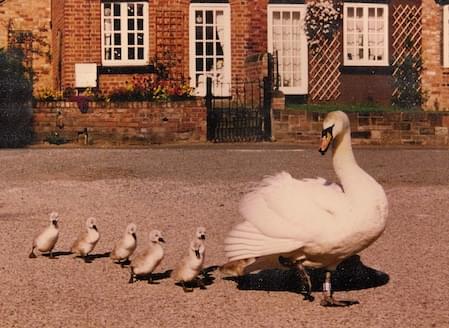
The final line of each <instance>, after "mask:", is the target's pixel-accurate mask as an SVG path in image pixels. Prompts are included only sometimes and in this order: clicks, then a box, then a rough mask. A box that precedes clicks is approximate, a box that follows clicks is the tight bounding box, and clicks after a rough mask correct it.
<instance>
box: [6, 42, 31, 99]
mask: <svg viewBox="0 0 449 328" xmlns="http://www.w3.org/2000/svg"><path fill="white" fill-rule="evenodd" d="M32 95H33V84H32V80H31V72H30V71H29V70H28V69H27V68H25V67H24V65H23V53H22V51H21V50H19V49H9V50H3V49H0V103H10V102H28V101H30V100H31V97H32Z"/></svg>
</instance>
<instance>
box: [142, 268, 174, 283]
mask: <svg viewBox="0 0 449 328" xmlns="http://www.w3.org/2000/svg"><path fill="white" fill-rule="evenodd" d="M172 272H173V270H167V271H164V272H158V273H150V274H147V275H136V276H135V277H134V279H135V280H136V281H146V282H148V283H149V284H154V285H157V284H159V280H163V279H168V278H170V275H171V273H172Z"/></svg>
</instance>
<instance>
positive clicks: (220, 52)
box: [215, 42, 223, 56]
mask: <svg viewBox="0 0 449 328" xmlns="http://www.w3.org/2000/svg"><path fill="white" fill-rule="evenodd" d="M215 44H216V50H215V54H216V55H218V56H223V47H222V46H221V43H220V42H216V43H215Z"/></svg>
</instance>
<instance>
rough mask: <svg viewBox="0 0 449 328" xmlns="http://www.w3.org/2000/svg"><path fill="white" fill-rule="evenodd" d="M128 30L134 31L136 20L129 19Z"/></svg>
mask: <svg viewBox="0 0 449 328" xmlns="http://www.w3.org/2000/svg"><path fill="white" fill-rule="evenodd" d="M128 30H130V31H132V30H134V18H131V19H128Z"/></svg>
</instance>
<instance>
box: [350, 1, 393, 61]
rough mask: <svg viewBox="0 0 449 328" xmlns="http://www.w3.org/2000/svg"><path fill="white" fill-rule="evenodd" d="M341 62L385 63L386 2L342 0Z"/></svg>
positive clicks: (386, 42)
mask: <svg viewBox="0 0 449 328" xmlns="http://www.w3.org/2000/svg"><path fill="white" fill-rule="evenodd" d="M343 9H344V13H343V31H344V34H343V38H344V40H343V53H344V65H349V66H351V65H354V66H388V5H386V4H372V3H344V7H343Z"/></svg>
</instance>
